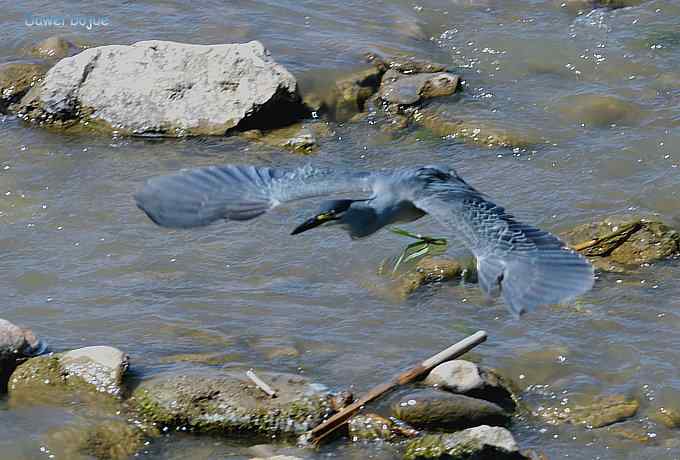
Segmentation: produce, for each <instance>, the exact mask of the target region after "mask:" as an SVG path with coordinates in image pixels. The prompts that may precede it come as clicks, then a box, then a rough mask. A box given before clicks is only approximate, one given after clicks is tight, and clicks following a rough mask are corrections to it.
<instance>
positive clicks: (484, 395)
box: [424, 359, 515, 410]
mask: <svg viewBox="0 0 680 460" xmlns="http://www.w3.org/2000/svg"><path fill="white" fill-rule="evenodd" d="M424 383H425V384H426V385H432V386H436V387H438V388H440V389H442V390H446V391H451V392H453V393H460V394H465V395H467V396H471V397H474V398H480V399H485V400H487V401H491V402H494V403H496V404H498V405H500V406H501V407H504V408H506V409H510V410H514V409H515V402H514V399H515V398H514V396H513V393H512V391H511V390H510V389H509V388H507V387H506V386H504V385H503V379H502V378H501V377H500V376H499V375H498V374H497V373H496V372H495V371H493V370H491V369H487V368H483V367H480V366H478V365H477V364H475V363H471V362H469V361H465V360H462V359H457V360H453V361H448V362H445V363H442V364H440V365H439V366H437V367H435V368H434V369H432V370H431V371H430V373H429V374H428V375H427V377H426V378H425V380H424Z"/></svg>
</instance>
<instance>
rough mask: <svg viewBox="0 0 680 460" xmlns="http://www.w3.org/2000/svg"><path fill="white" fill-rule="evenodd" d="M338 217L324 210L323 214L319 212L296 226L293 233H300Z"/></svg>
mask: <svg viewBox="0 0 680 460" xmlns="http://www.w3.org/2000/svg"><path fill="white" fill-rule="evenodd" d="M336 219H337V217H336V216H335V214H333V213H329V212H322V213H321V214H317V215H316V216H314V217H312V218H311V219H307V220H306V221H304V222H303V223H302V224H300V225H298V226H297V227H295V230H293V231H292V232H291V235H297V234H298V233H302V232H306V231H307V230H311V229H313V228H314V227H318V226H319V225H321V224H324V223H326V222H329V221H331V220H336Z"/></svg>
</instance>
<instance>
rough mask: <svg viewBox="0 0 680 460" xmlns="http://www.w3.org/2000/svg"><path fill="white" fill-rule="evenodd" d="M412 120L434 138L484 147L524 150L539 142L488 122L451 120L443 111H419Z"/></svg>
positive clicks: (532, 137)
mask: <svg viewBox="0 0 680 460" xmlns="http://www.w3.org/2000/svg"><path fill="white" fill-rule="evenodd" d="M413 120H414V121H415V122H416V123H417V124H419V125H421V126H422V127H423V128H425V129H427V130H429V131H430V132H432V134H434V135H435V136H438V137H451V138H454V139H460V140H462V141H463V142H465V143H468V144H474V145H480V146H485V147H506V148H512V149H525V148H528V147H529V146H531V145H532V144H536V143H538V142H539V140H538V139H537V138H535V137H534V136H532V135H530V134H527V133H521V132H516V133H514V132H512V131H511V130H510V129H507V128H502V127H500V126H494V125H493V124H491V123H489V122H488V121H472V120H461V119H456V118H452V117H450V115H449V114H448V113H447V112H445V111H443V112H442V111H437V110H434V109H431V108H421V109H419V110H418V111H417V112H416V113H415V114H414V115H413Z"/></svg>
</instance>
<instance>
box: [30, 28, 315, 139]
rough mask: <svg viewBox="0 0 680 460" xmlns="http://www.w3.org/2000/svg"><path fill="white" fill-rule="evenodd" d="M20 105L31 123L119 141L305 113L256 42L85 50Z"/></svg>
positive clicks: (265, 122)
mask: <svg viewBox="0 0 680 460" xmlns="http://www.w3.org/2000/svg"><path fill="white" fill-rule="evenodd" d="M22 105H23V107H22V108H21V109H20V112H21V113H23V114H24V118H27V119H31V120H33V121H40V122H43V123H50V122H52V121H61V122H64V121H66V122H67V123H68V122H69V121H74V120H83V121H89V122H92V124H93V125H97V126H101V127H104V128H105V129H112V130H118V131H119V132H121V133H123V134H134V135H163V136H182V135H204V134H208V135H210V134H216V135H221V134H225V133H226V132H227V131H228V130H230V129H232V128H234V127H236V126H239V127H247V128H261V127H269V126H271V125H281V124H285V123H288V122H290V121H291V120H293V119H295V118H296V117H299V116H300V115H301V114H302V113H304V110H303V106H302V104H301V102H300V96H299V94H298V91H297V82H296V80H295V78H294V77H293V75H291V73H290V72H288V71H287V70H286V69H285V68H284V67H283V66H281V65H280V64H277V63H276V62H275V61H274V60H273V59H272V58H271V57H270V56H269V53H268V52H267V51H266V50H265V48H264V46H263V45H262V44H261V43H260V42H257V41H252V42H249V43H243V44H223V45H193V44H185V43H175V42H169V41H158V40H152V41H142V42H138V43H135V44H133V45H109V46H100V47H96V48H90V49H88V50H85V51H83V52H81V53H79V54H77V55H75V56H72V57H67V58H65V59H62V60H61V61H59V62H58V63H57V64H56V65H55V66H54V67H52V68H51V69H50V70H49V72H48V73H47V75H46V76H45V80H44V82H43V83H42V84H41V85H38V86H37V87H36V88H34V90H32V91H31V92H29V94H27V95H26V96H25V97H24V99H23V100H22ZM98 122H99V123H98Z"/></svg>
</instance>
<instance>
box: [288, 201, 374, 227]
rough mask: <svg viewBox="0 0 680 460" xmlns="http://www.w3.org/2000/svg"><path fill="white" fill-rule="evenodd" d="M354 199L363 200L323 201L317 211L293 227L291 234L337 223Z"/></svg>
mask: <svg viewBox="0 0 680 460" xmlns="http://www.w3.org/2000/svg"><path fill="white" fill-rule="evenodd" d="M356 201H363V200H330V201H325V202H323V203H322V204H321V209H320V210H319V213H318V214H317V215H315V216H314V217H312V218H311V219H307V220H306V221H304V222H303V223H302V224H300V225H298V226H297V227H295V229H294V230H293V231H292V232H291V235H297V234H298V233H302V232H306V231H307V230H311V229H313V228H315V227H320V226H322V225H331V224H334V223H339V221H340V220H341V219H342V217H343V216H344V215H345V213H346V212H347V211H348V210H349V208H350V207H351V206H352V203H354V202H356Z"/></svg>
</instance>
